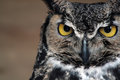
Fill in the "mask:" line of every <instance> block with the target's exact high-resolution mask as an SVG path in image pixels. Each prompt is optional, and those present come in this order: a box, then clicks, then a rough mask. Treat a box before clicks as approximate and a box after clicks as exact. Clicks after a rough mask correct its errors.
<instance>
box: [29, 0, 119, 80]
mask: <svg viewBox="0 0 120 80" xmlns="http://www.w3.org/2000/svg"><path fill="white" fill-rule="evenodd" d="M43 1H44V2H45V3H46V4H47V5H48V7H49V9H50V10H51V11H50V12H49V15H48V17H47V19H46V22H45V23H44V25H43V26H42V27H41V33H40V37H41V38H40V45H39V51H38V55H37V58H36V62H35V65H34V70H33V74H32V76H31V78H30V80H120V0H109V1H107V2H100V3H92V4H87V3H78V2H69V1H67V0H43Z"/></svg>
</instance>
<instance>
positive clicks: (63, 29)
mask: <svg viewBox="0 0 120 80" xmlns="http://www.w3.org/2000/svg"><path fill="white" fill-rule="evenodd" d="M58 32H59V34H60V35H62V36H68V35H70V34H72V33H73V29H72V28H71V27H69V26H67V25H64V24H59V25H58Z"/></svg>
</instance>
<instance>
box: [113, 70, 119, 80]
mask: <svg viewBox="0 0 120 80" xmlns="http://www.w3.org/2000/svg"><path fill="white" fill-rule="evenodd" d="M113 74H114V75H115V77H116V80H120V69H118V68H116V69H114V70H113Z"/></svg>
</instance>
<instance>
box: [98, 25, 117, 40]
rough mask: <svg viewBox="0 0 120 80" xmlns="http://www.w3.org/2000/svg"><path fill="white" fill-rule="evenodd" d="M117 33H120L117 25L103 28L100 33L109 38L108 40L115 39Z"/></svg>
mask: <svg viewBox="0 0 120 80" xmlns="http://www.w3.org/2000/svg"><path fill="white" fill-rule="evenodd" d="M117 31H118V27H117V26H115V25H111V26H108V27H102V28H100V29H99V32H100V33H101V34H102V35H103V36H105V37H108V38H111V37H114V36H115V35H116V33H117Z"/></svg>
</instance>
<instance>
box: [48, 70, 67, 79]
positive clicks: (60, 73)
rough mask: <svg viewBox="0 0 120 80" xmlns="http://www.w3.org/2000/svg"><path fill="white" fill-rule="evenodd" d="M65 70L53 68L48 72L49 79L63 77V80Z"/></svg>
mask: <svg viewBox="0 0 120 80" xmlns="http://www.w3.org/2000/svg"><path fill="white" fill-rule="evenodd" d="M64 75H65V71H62V70H61V68H54V69H53V71H52V72H51V73H50V78H49V80H56V79H58V80H59V79H63V80H64Z"/></svg>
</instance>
